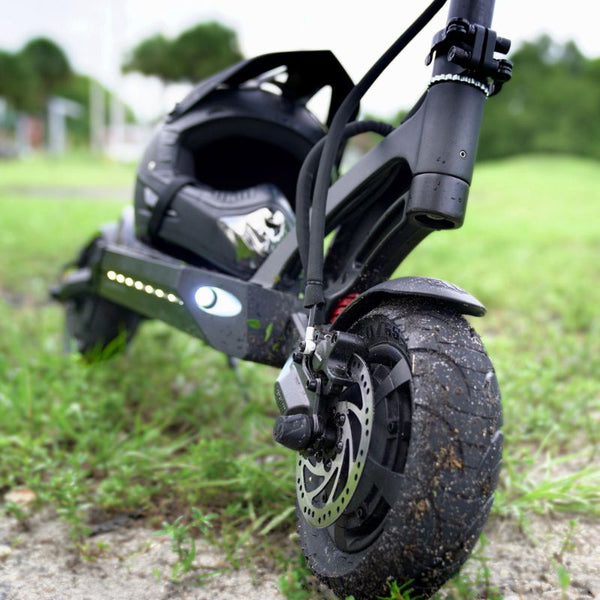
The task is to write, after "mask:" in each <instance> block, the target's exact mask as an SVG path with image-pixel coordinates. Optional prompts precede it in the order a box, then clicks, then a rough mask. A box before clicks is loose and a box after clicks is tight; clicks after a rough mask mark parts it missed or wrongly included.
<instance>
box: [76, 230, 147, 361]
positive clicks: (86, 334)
mask: <svg viewBox="0 0 600 600" xmlns="http://www.w3.org/2000/svg"><path fill="white" fill-rule="evenodd" d="M100 239H101V237H100V236H98V237H97V238H95V239H93V240H92V241H91V242H90V243H89V244H88V245H87V246H85V247H84V248H83V249H82V250H81V252H80V253H79V256H78V258H77V260H76V262H75V264H76V266H77V267H79V268H82V267H85V266H87V265H88V264H89V260H90V257H91V256H92V253H93V252H94V249H95V245H96V244H97V242H98V241H99V240H100ZM141 318H142V317H141V316H140V315H139V314H137V313H135V312H133V311H131V310H129V309H127V308H124V307H123V306H120V305H118V304H115V303H114V302H111V301H110V300H107V299H105V298H102V297H100V296H97V295H95V294H84V295H82V296H79V297H78V298H73V299H71V300H69V301H67V302H66V303H65V332H64V333H65V349H66V350H67V351H73V350H74V351H76V352H79V353H80V354H81V355H82V356H84V357H85V358H86V359H87V360H89V361H91V362H95V361H98V360H104V359H107V358H110V357H112V356H114V355H115V354H118V353H119V352H122V351H123V350H124V349H125V348H126V346H127V344H129V342H130V341H131V339H132V338H133V336H134V335H135V332H136V331H137V328H138V325H139V323H140V321H141Z"/></svg>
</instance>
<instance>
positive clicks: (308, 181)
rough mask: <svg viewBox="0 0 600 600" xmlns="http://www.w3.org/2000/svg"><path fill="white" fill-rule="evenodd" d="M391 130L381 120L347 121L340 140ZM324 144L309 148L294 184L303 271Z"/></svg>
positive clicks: (384, 134) (322, 139)
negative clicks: (315, 185)
mask: <svg viewBox="0 0 600 600" xmlns="http://www.w3.org/2000/svg"><path fill="white" fill-rule="evenodd" d="M392 131H394V128H393V127H392V125H390V124H389V123H384V122H382V121H356V122H354V123H349V124H348V125H346V126H345V127H344V134H343V136H342V141H346V140H348V139H349V138H351V137H354V136H355V135H359V134H361V133H367V132H372V133H378V134H379V135H382V136H386V135H388V134H390V133H391V132H392ZM324 145H325V137H323V138H321V139H320V140H319V141H318V142H317V143H316V144H315V145H314V146H313V147H312V148H311V150H310V152H309V153H308V154H307V155H306V158H305V159H304V162H303V163H302V168H301V169H300V173H299V174H298V183H297V184H296V238H297V240H298V251H299V253H300V261H301V263H302V266H303V268H304V272H305V273H306V268H307V264H308V249H309V244H310V227H309V215H310V204H311V199H312V192H313V183H314V180H315V174H316V170H317V167H318V163H319V159H320V158H321V152H322V150H323V146H324Z"/></svg>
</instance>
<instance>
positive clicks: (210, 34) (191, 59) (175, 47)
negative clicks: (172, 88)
mask: <svg viewBox="0 0 600 600" xmlns="http://www.w3.org/2000/svg"><path fill="white" fill-rule="evenodd" d="M241 59H242V55H241V53H240V49H239V45H238V41H237V36H236V33H235V31H233V30H232V29H229V28H228V27H225V26H224V25H221V24H220V23H217V22H215V21H211V22H208V23H200V24H198V25H195V26H194V27H191V28H190V29H187V30H185V31H184V32H182V33H181V34H180V35H179V36H178V37H177V38H175V39H174V40H168V39H166V38H165V37H164V36H163V35H161V34H157V35H154V36H152V37H149V38H147V39H145V40H143V41H142V42H140V43H139V44H138V45H137V46H136V47H135V48H134V49H133V50H132V51H131V54H130V56H129V58H128V59H127V61H126V62H125V63H124V65H123V70H124V71H125V72H126V73H127V72H131V71H139V72H140V73H143V74H144V75H156V76H157V77H159V78H160V79H162V80H163V81H198V80H200V79H204V78H205V77H208V76H209V75H212V74H213V73H216V72H217V71H220V70H221V69H224V68H225V67H228V66H229V65H231V64H233V63H235V62H238V61H239V60H241Z"/></svg>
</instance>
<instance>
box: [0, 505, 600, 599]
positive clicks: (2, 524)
mask: <svg viewBox="0 0 600 600" xmlns="http://www.w3.org/2000/svg"><path fill="white" fill-rule="evenodd" d="M125 523H128V524H127V525H125ZM486 536H487V538H488V543H487V545H486V546H485V547H484V548H483V549H481V548H480V549H479V550H477V551H476V553H475V558H472V559H471V560H470V561H469V562H468V563H467V565H466V567H465V569H464V570H463V574H464V579H465V580H466V581H471V582H475V581H476V580H480V581H481V578H482V576H483V575H482V574H483V571H484V562H485V565H487V567H488V569H489V585H490V586H491V587H493V588H496V589H497V590H498V591H499V593H500V595H501V596H502V597H503V598H504V600H534V599H535V600H540V599H543V600H582V599H583V600H589V599H590V598H598V599H600V522H598V520H585V519H579V520H577V521H576V523H575V524H574V525H573V524H570V519H569V518H568V517H561V518H547V517H532V518H531V519H529V521H528V524H527V527H526V531H524V530H523V529H522V528H521V527H519V526H518V524H516V523H515V522H514V521H512V520H492V522H491V524H490V525H489V526H488V527H487V528H486ZM90 541H91V542H92V544H94V545H95V546H94V547H96V548H97V547H98V543H99V542H100V547H102V546H105V550H104V551H102V552H101V553H100V556H98V557H97V558H95V559H94V560H89V561H82V560H78V559H77V558H76V555H75V554H74V553H73V552H72V551H69V550H68V546H69V541H68V535H67V529H66V526H65V525H64V524H63V523H61V522H60V521H59V520H58V519H56V518H55V517H54V516H53V515H51V514H49V513H45V514H42V515H37V516H36V517H34V518H33V519H32V520H31V529H30V531H22V530H20V528H19V527H18V525H17V524H16V522H15V521H14V519H9V518H7V517H0V600H30V599H33V598H35V599H40V600H45V599H48V600H49V599H56V598H60V599H61V600H105V599H106V598H110V599H111V600H130V599H131V598H135V599H136V600H167V599H170V600H192V599H193V600H203V599H207V600H208V599H211V600H226V599H227V600H228V599H233V598H244V600H283V598H284V597H283V595H282V594H281V592H280V591H279V589H278V585H277V574H274V573H271V572H268V571H267V570H266V569H265V567H264V566H263V561H262V560H261V557H256V560H255V561H254V564H253V566H252V567H251V568H243V569H240V570H232V569H231V568H230V567H229V566H228V564H227V563H226V562H225V560H224V557H223V555H222V554H221V553H219V552H218V551H216V550H215V549H214V548H212V547H210V546H209V545H207V544H204V543H203V542H201V541H199V543H198V557H197V560H196V563H197V564H200V565H202V568H200V569H199V570H197V571H195V572H194V575H193V576H188V577H187V578H185V579H184V580H183V581H182V582H181V583H177V584H176V583H173V582H171V581H169V580H168V577H167V576H168V574H169V573H170V571H171V567H172V565H173V563H174V562H175V560H176V555H175V554H174V553H173V552H172V551H171V548H170V542H169V540H168V539H167V538H165V537H157V536H156V535H155V532H154V531H152V530H150V529H147V528H145V527H143V526H139V525H137V524H135V522H133V521H132V522H127V521H124V525H123V526H121V527H119V528H117V529H116V530H114V531H109V532H106V533H101V534H99V535H96V536H94V537H92V538H90ZM482 557H485V559H483V558H482ZM482 561H483V562H482ZM559 565H562V567H563V569H564V573H566V574H568V578H569V584H568V586H567V587H565V589H563V588H561V585H560V581H559V574H558V572H559ZM197 575H202V576H204V578H203V584H202V585H201V586H198V584H197V582H196V579H195V577H196V576H197ZM563 585H564V579H563ZM472 588H473V589H478V590H479V594H480V595H477V596H476V597H481V598H483V597H485V596H484V595H481V594H482V593H483V589H482V584H481V582H480V583H478V584H477V585H475V584H474V583H472ZM443 595H444V594H442V596H443ZM316 597H317V598H325V597H330V596H329V595H327V596H326V595H325V594H322V595H321V594H318V595H317V596H316Z"/></svg>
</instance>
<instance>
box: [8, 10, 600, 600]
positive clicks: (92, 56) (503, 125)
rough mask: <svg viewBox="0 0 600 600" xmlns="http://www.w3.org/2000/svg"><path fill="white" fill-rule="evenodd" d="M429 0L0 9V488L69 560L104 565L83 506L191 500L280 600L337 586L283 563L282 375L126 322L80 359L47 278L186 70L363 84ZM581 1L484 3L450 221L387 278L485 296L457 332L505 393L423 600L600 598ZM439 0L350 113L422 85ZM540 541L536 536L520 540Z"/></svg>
mask: <svg viewBox="0 0 600 600" xmlns="http://www.w3.org/2000/svg"><path fill="white" fill-rule="evenodd" d="M424 5H425V2H424V1H423V2H400V1H398V2H395V3H392V2H389V0H369V2H365V3H353V4H351V3H348V2H345V3H342V2H339V1H336V2H324V1H322V0H321V1H319V2H317V0H304V1H303V2H294V3H291V2H278V3H275V2H272V1H267V0H254V1H253V2H244V1H242V0H219V1H218V2H217V1H216V0H211V1H208V0H205V1H204V2H198V1H197V0H194V1H192V0H177V1H175V2H170V3H164V2H163V3H158V2H156V1H155V0H102V1H101V2H91V1H81V0H53V1H52V2H47V1H45V0H18V1H17V0H13V1H10V2H3V3H2V4H1V7H0V17H1V22H0V23H1V24H0V226H1V227H2V235H0V413H1V414H2V420H1V423H0V493H1V494H5V493H6V492H9V491H12V490H15V489H25V490H29V491H30V493H29V497H30V498H35V502H34V504H33V506H34V508H39V507H45V506H48V505H50V506H53V507H55V508H56V509H57V513H58V514H59V515H60V516H61V519H62V520H63V521H64V522H65V523H66V525H67V526H68V531H69V535H70V536H71V540H73V541H74V543H75V547H76V548H77V549H78V551H79V553H80V554H82V555H84V556H85V555H86V553H87V554H88V555H89V556H96V557H97V556H102V555H103V554H102V553H103V552H104V553H105V554H106V553H107V552H108V554H109V555H110V552H111V550H110V549H109V550H108V551H106V548H104V549H102V548H100V545H99V543H98V546H96V545H94V544H95V542H94V541H93V540H94V539H96V538H90V537H89V533H90V531H92V530H93V527H94V526H95V525H96V524H97V523H98V522H99V519H100V520H102V519H106V518H108V517H111V516H114V515H115V514H117V515H129V514H133V515H138V516H140V515H143V516H144V517H145V518H146V521H145V523H149V524H150V525H153V526H158V527H160V526H161V523H162V525H163V526H164V527H172V529H171V530H170V531H172V532H178V531H180V530H179V529H177V527H184V526H186V527H190V526H191V525H190V524H192V525H193V523H195V522H196V521H194V518H195V517H194V512H193V511H194V509H196V508H197V509H201V510H202V511H204V514H208V513H215V514H218V519H215V520H214V521H213V522H212V523H213V526H214V534H212V538H211V540H212V541H215V542H217V543H219V544H220V546H221V547H222V549H223V551H224V553H225V554H226V556H227V561H228V563H231V564H232V565H234V566H235V565H237V566H239V565H240V564H246V565H247V564H255V563H256V560H255V558H256V556H258V555H259V554H260V555H262V556H264V557H265V558H264V560H265V561H266V563H265V564H266V565H267V567H268V568H269V569H272V570H273V572H274V573H276V574H277V575H278V576H280V588H281V590H282V593H283V595H284V596H285V597H286V598H289V599H293V600H306V599H308V598H312V599H313V600H314V599H317V598H318V599H321V598H329V597H328V596H326V595H322V594H321V593H320V592H319V593H317V592H315V591H314V589H313V591H312V592H310V591H307V590H308V589H309V588H311V586H312V587H313V588H314V587H316V585H317V584H316V582H315V581H314V580H312V579H311V578H310V577H309V575H308V572H307V570H306V568H305V567H304V566H303V563H302V561H301V560H297V556H298V546H297V543H296V541H294V537H293V536H294V531H295V529H294V514H293V512H294V508H293V504H294V496H295V492H294V478H293V467H294V457H293V454H292V453H291V452H288V451H287V450H286V449H284V448H282V447H277V446H276V445H275V444H274V442H273V440H272V435H271V431H272V425H273V419H274V417H275V416H276V413H277V409H276V407H275V403H274V402H273V398H272V385H273V380H274V377H275V371H274V370H273V369H270V368H267V367H261V366H259V365H255V364H250V363H242V364H241V365H240V373H241V375H240V377H241V379H238V378H236V376H235V375H234V373H233V371H231V370H230V369H226V368H225V365H226V362H225V358H224V357H223V356H222V355H220V354H218V353H217V352H214V351H212V350H211V349H210V348H208V347H207V346H206V345H203V344H202V343H201V342H200V341H199V340H197V339H192V338H190V337H188V336H186V335H184V334H182V333H180V332H177V331H175V330H173V329H172V328H168V327H167V326H166V325H164V324H162V323H159V322H148V323H144V325H143V327H141V328H140V332H139V333H138V334H137V336H138V338H137V339H135V340H134V341H133V343H132V344H131V347H130V348H129V349H128V352H127V353H126V354H125V355H123V356H121V357H119V358H118V359H115V360H111V361H106V362H104V363H101V364H97V365H94V366H93V368H87V365H85V364H84V362H83V361H82V360H80V359H78V358H77V357H75V356H73V355H65V354H64V352H63V350H64V345H63V334H62V328H63V323H64V314H63V311H62V307H60V306H58V305H57V304H55V303H52V302H50V300H49V298H48V290H49V289H50V287H51V285H52V284H53V283H54V282H55V281H56V280H57V277H58V275H59V273H60V270H61V266H62V265H64V264H65V263H66V262H67V261H68V260H69V259H71V258H72V257H74V256H76V253H77V252H78V249H79V248H81V247H82V244H85V243H86V241H87V240H89V239H90V238H91V237H92V236H93V235H94V232H97V231H98V227H99V226H100V225H101V224H103V223H106V222H110V221H115V220H116V219H118V217H119V214H120V213H121V211H122V210H123V207H124V206H126V205H128V204H129V203H131V200H132V191H133V185H134V180H135V164H136V162H137V160H138V159H139V157H140V155H141V152H142V150H143V148H144V145H145V143H146V140H147V139H148V136H149V135H150V132H151V131H152V129H153V127H155V125H156V123H157V122H158V121H159V120H160V118H161V117H162V116H163V115H164V114H165V112H166V111H168V110H169V109H170V108H171V107H172V106H173V104H174V103H175V102H176V101H178V100H180V99H181V98H182V97H183V95H184V94H186V93H187V92H188V91H189V90H190V89H191V88H192V86H193V85H194V83H195V82H197V81H198V80H199V79H201V78H203V77H205V76H207V75H209V74H210V73H211V72H214V71H216V70H219V69H222V68H224V67H225V66H227V65H228V64H230V63H232V62H235V61H238V60H240V59H241V58H242V57H245V58H249V57H252V56H254V55H257V54H261V53H265V52H275V51H282V50H298V49H323V48H330V49H332V50H333V51H334V52H335V54H336V55H337V57H338V59H339V60H340V62H341V63H342V64H343V65H344V66H345V67H346V69H347V70H348V72H349V73H350V75H351V76H352V78H353V79H354V80H355V81H358V80H359V79H360V77H361V76H362V75H363V73H364V72H366V70H367V69H368V68H369V66H370V65H371V64H372V63H373V62H374V61H375V60H376V59H377V57H378V56H379V55H380V54H382V53H383V52H384V51H385V49H386V48H387V47H388V46H389V45H390V44H391V43H392V42H393V41H394V40H395V39H396V38H397V37H398V35H399V34H400V33H401V32H402V31H403V30H404V28H405V27H406V26H407V25H408V24H409V23H410V22H411V21H412V20H413V19H414V18H415V17H416V16H417V14H418V13H419V11H420V10H422V8H423V7H424ZM349 6H356V7H355V8H348V7H349ZM590 6H591V3H590V2H584V0H571V1H570V2H568V3H558V2H526V1H524V0H520V1H517V0H498V2H497V3H496V12H495V20H494V24H493V27H494V29H495V30H496V31H497V32H498V33H499V34H500V35H502V36H505V37H509V38H511V39H512V40H513V48H512V50H511V52H510V54H509V58H511V60H513V61H514V63H515V69H514V76H513V79H512V80H511V81H510V82H509V83H508V84H507V85H505V86H504V88H503V90H502V92H501V93H500V94H499V95H498V96H495V97H493V98H490V99H489V100H488V101H487V105H486V110H485V116H484V125H483V130H482V133H481V139H480V143H479V154H478V161H479V163H480V164H479V165H478V167H477V168H476V170H475V174H474V179H473V185H472V188H471V192H470V195H469V208H468V211H467V218H466V222H465V225H464V227H463V228H462V229H461V230H460V231H458V232H448V231H445V232H439V233H434V234H432V235H431V236H430V237H429V238H428V239H427V240H426V241H425V243H423V244H422V245H421V246H419V247H418V248H417V249H416V250H415V251H414V252H413V253H412V254H411V256H410V257H409V258H408V259H407V260H406V261H405V262H404V263H403V264H402V265H401V267H400V268H399V269H398V272H397V274H396V276H401V275H425V276H431V277H439V278H443V279H446V280H448V281H452V282H454V283H455V284H457V285H460V286H461V287H463V288H465V289H467V290H469V292H471V293H472V294H474V295H475V296H476V297H478V298H479V299H480V300H481V301H482V302H483V303H484V304H485V305H486V306H487V307H488V309H489V313H488V315H487V316H486V318H485V319H481V320H479V319H477V320H474V322H473V325H474V326H475V327H476V328H477V330H478V331H479V332H480V333H481V335H482V338H483V340H484V343H485V345H486V347H487V349H488V351H489V353H490V356H491V358H492V360H493V363H494V365H495V368H496V371H497V374H498V379H499V382H500V388H501V390H502V394H503V403H504V414H505V427H504V431H505V435H506V438H505V439H506V442H505V453H504V460H503V470H502V475H501V480H500V485H499V489H498V492H497V494H496V500H495V503H494V508H493V515H494V516H493V518H492V520H491V522H490V526H489V528H488V529H486V535H487V536H488V537H489V539H490V542H489V545H487V546H486V544H485V543H482V544H481V546H480V549H479V550H478V551H477V552H476V553H475V556H474V558H473V559H471V560H470V561H469V565H471V566H470V567H467V569H466V571H465V573H466V575H461V576H460V578H457V579H456V580H454V581H453V582H451V583H450V584H448V586H446V587H445V588H444V590H443V591H442V592H440V595H439V596H436V600H448V599H452V600H456V599H458V598H460V599H469V600H472V599H474V598H490V599H492V598H500V597H502V594H507V596H505V597H507V598H508V597H513V598H514V597H517V596H516V595H515V594H517V595H518V597H519V598H525V599H527V600H533V599H535V600H537V599H538V598H540V597H542V596H543V597H546V595H545V594H546V593H547V592H548V591H549V590H554V592H553V594H554V595H551V596H548V597H552V598H559V597H560V598H582V597H586V598H587V597H600V566H599V565H600V560H596V559H594V558H593V553H594V552H596V553H597V549H598V548H600V521H599V520H598V516H600V463H599V461H598V457H599V456H600V261H599V260H598V256H599V255H600V229H599V227H598V224H599V223H600V169H599V168H598V167H599V164H600V163H599V162H598V161H599V160H600V35H598V26H597V22H596V19H594V18H592V15H591V14H590V10H591V9H590ZM445 12H446V11H445V9H443V10H442V13H441V14H440V15H439V16H438V17H437V18H436V19H435V21H434V22H432V23H431V24H430V25H429V26H428V27H427V29H426V31H425V32H423V33H422V34H421V35H420V36H419V37H418V38H417V39H416V40H415V41H414V42H413V43H412V44H411V45H410V46H409V47H408V48H407V50H406V52H405V53H403V54H402V55H401V56H400V57H399V58H398V59H397V60H396V61H395V62H394V63H393V65H392V66H391V67H390V68H389V69H388V71H386V72H385V73H384V75H383V76H382V77H381V79H380V80H379V81H377V82H376V84H375V85H374V86H373V88H372V89H371V90H370V91H369V93H368V94H367V96H366V97H365V98H364V101H363V103H362V115H363V116H367V115H369V116H374V117H377V118H382V119H385V120H389V121H393V122H398V121H399V120H400V119H401V118H402V115H404V114H405V113H406V111H407V110H408V109H410V107H411V106H412V104H413V103H414V102H415V101H416V100H417V99H418V98H419V96H420V95H421V94H422V92H423V90H424V89H425V88H426V86H427V83H428V80H429V77H430V70H429V69H428V68H427V67H425V66H424V59H425V56H426V55H427V53H428V52H429V48H430V44H431V39H432V37H433V35H434V33H435V32H436V31H438V30H439V29H441V28H442V26H443V25H444V22H445ZM317 108H318V107H317ZM371 143H372V140H370V139H368V140H366V142H365V143H364V144H363V145H362V147H361V148H360V149H362V150H364V149H366V148H367V147H368V146H369V144H371ZM360 149H359V150H360ZM165 357H166V359H165ZM243 394H248V395H250V397H251V400H252V402H250V403H243V402H240V398H241V397H243ZM90 507H93V509H94V511H96V512H94V511H92V510H91V508H90ZM98 511H99V512H98ZM2 512H3V513H4V514H6V515H9V516H10V517H11V518H15V519H17V520H18V522H19V523H23V524H25V525H26V524H27V523H28V520H29V519H30V513H31V506H26V507H24V506H21V505H19V506H17V505H16V504H14V503H13V504H11V503H10V502H9V501H7V500H6V496H5V500H4V502H0V518H1V515H2ZM94 514H96V517H94ZM98 515H100V517H98ZM550 517H552V518H550ZM136 518H137V517H136ZM94 519H95V520H94ZM165 523H166V524H167V525H165ZM169 523H171V525H168V524H169ZM176 526H177V527H176ZM23 531H24V530H20V533H19V536H21V535H24V534H23ZM165 531H166V530H165ZM507 532H508V533H507ZM553 532H554V533H553ZM555 534H556V535H555ZM507 536H508V537H507ZM556 536H558V538H557V537H556ZM536 538H537V539H538V540H552V542H551V544H550V545H549V546H548V545H547V546H543V548H544V549H543V550H540V547H538V548H537V550H536V552H535V553H532V548H533V546H534V544H533V542H532V540H534V539H536ZM19 539H21V537H19ZM507 539H508V542H511V541H514V542H515V546H514V547H513V548H514V551H512V550H506V542H507ZM252 540H254V541H252ZM257 540H258V541H257ZM251 541H252V542H251ZM20 543H21V542H18V544H20ZM15 544H17V542H15ZM257 545H258V547H259V551H257V550H256V548H257ZM546 548H548V550H546ZM525 555H527V556H525ZM525 558H526V559H527V560H525ZM487 560H489V562H490V565H491V564H493V565H494V568H493V569H488V567H487V562H486V561H487ZM517 563H518V564H517ZM23 564H25V565H28V564H29V563H28V562H27V560H25V561H24V562H23ZM176 564H178V563H176ZM157 568H158V567H157ZM161 568H162V567H161ZM174 568H175V567H174ZM186 568H188V569H191V568H192V566H190V565H189V564H188V566H187V567H186ZM194 568H195V567H194ZM155 571H156V569H154V570H152V573H154V575H156V574H157V573H156V572H155ZM174 572H175V571H174ZM469 573H470V574H469ZM159 576H160V573H159V575H157V582H155V584H156V585H157V586H160V585H162V584H161V583H160V581H164V579H162V580H160V579H159ZM163 576H164V577H167V578H168V574H163ZM25 579H35V578H31V577H25ZM154 579H155V578H154V577H151V578H149V579H147V580H144V581H146V582H150V580H152V581H154ZM148 585H150V583H148ZM495 589H497V590H499V593H498V594H495V592H494V593H493V590H495ZM586 590H587V591H586ZM589 590H592V591H589ZM593 590H596V591H595V592H594V591H593ZM588 591H589V594H588ZM61 593H62V591H61V592H60V593H59V592H56V594H55V595H60V594H61ZM26 595H27V594H26ZM0 596H1V594H0ZM28 597H36V595H35V594H29V595H28ZM123 597H125V596H123ZM127 597H132V596H131V595H129V596H127ZM155 597H159V595H158V593H157V594H155ZM395 597H397V596H395Z"/></svg>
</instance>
